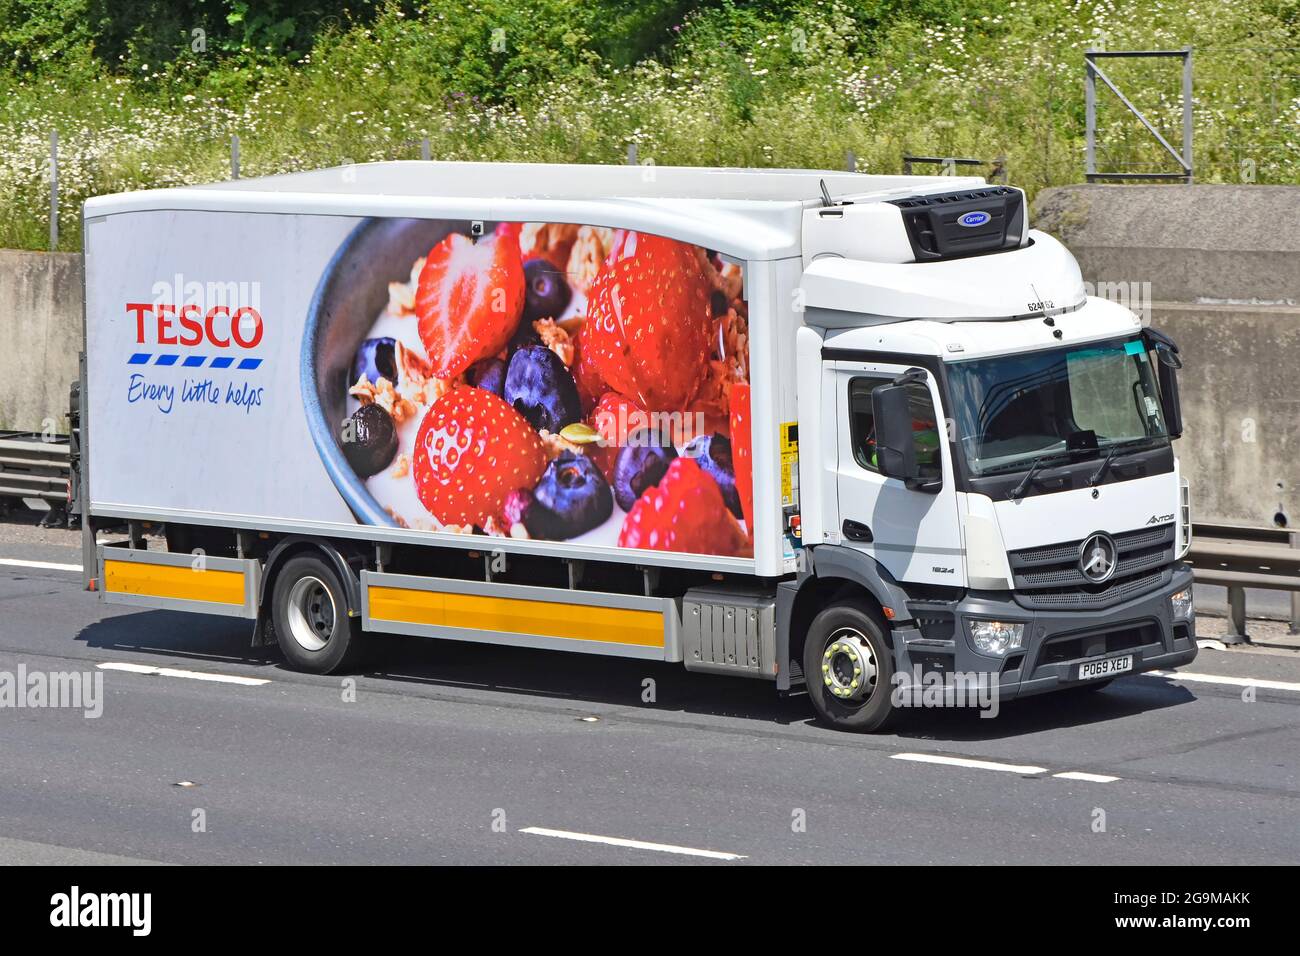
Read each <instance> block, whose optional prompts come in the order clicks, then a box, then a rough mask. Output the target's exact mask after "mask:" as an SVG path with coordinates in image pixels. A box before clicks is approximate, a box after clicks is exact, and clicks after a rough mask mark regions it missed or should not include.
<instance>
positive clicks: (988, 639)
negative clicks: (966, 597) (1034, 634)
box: [968, 621, 1025, 657]
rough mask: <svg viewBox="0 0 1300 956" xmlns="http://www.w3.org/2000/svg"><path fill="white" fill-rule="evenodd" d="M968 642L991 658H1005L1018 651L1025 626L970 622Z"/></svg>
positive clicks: (1001, 622)
mask: <svg viewBox="0 0 1300 956" xmlns="http://www.w3.org/2000/svg"><path fill="white" fill-rule="evenodd" d="M968 623H969V625H970V640H971V643H972V644H973V645H974V646H975V650H977V651H979V652H980V653H981V654H988V655H990V656H992V657H1005V656H1006V655H1007V652H1009V651H1018V650H1020V646H1021V644H1020V642H1021V639H1022V638H1024V636H1025V625H1023V624H1012V623H1010V622H1008V621H970V622H968Z"/></svg>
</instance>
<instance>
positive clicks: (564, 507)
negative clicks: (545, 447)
mask: <svg viewBox="0 0 1300 956" xmlns="http://www.w3.org/2000/svg"><path fill="white" fill-rule="evenodd" d="M613 513H614V498H613V496H612V495H611V494H610V493H609V485H608V484H607V483H606V482H605V476H604V475H602V474H601V473H600V469H599V468H597V467H596V465H595V463H594V462H592V460H591V459H590V458H588V457H586V456H585V455H575V454H574V453H573V452H571V451H566V452H564V453H563V454H561V455H560V457H559V458H556V459H555V460H554V461H552V462H551V463H550V464H549V465H548V466H547V467H546V471H545V472H543V473H542V480H541V481H539V482H538V483H537V487H536V488H534V489H533V504H532V507H531V508H528V509H526V510H525V511H524V526H525V527H526V528H527V529H528V532H529V534H532V535H533V536H535V537H539V538H550V539H552V540H560V539H565V538H576V537H577V536H578V535H580V534H582V533H583V532H585V531H590V530H591V529H592V528H595V527H598V526H599V525H601V524H603V523H604V522H605V521H606V520H608V518H609V516H610V515H611V514H613Z"/></svg>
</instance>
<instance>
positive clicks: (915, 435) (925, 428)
mask: <svg viewBox="0 0 1300 956" xmlns="http://www.w3.org/2000/svg"><path fill="white" fill-rule="evenodd" d="M892 380H893V379H892V376H869V375H862V376H857V377H854V378H852V379H850V380H849V437H850V440H851V442H852V444H853V457H854V459H856V460H857V463H858V464H859V465H861V466H862V467H863V468H865V469H867V470H868V471H874V472H879V468H878V467H877V465H876V428H875V414H874V412H873V411H872V407H871V392H872V389H874V388H876V387H878V386H880V385H888V384H889V383H890V382H891V381H892ZM907 393H908V397H909V398H910V399H911V405H912V440H913V441H914V443H915V444H916V460H917V461H918V462H920V465H921V477H922V479H923V480H927V481H932V480H937V479H939V478H941V477H942V474H943V471H942V459H941V458H940V451H939V449H940V447H941V439H940V435H941V434H942V432H941V430H940V427H939V421H938V416H936V415H935V412H934V400H933V399H932V398H931V397H930V390H929V389H928V388H927V387H926V386H925V385H924V384H923V383H921V382H913V383H912V384H910V385H908V386H907Z"/></svg>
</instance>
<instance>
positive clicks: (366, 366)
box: [349, 339, 397, 384]
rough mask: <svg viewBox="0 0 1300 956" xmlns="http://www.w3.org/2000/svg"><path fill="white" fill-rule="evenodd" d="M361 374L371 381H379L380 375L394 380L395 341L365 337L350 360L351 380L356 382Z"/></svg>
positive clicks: (395, 373)
mask: <svg viewBox="0 0 1300 956" xmlns="http://www.w3.org/2000/svg"><path fill="white" fill-rule="evenodd" d="M363 375H364V376H365V377H366V378H367V379H368V380H369V381H371V382H377V381H379V378H380V376H383V377H384V378H386V379H388V380H389V381H390V382H396V381H397V343H396V342H394V341H393V340H392V339H366V340H365V341H364V342H362V343H361V347H360V348H359V349H357V357H356V358H355V359H354V360H353V362H352V381H353V382H356V381H357V380H358V379H360V378H361V377H362V376H363ZM349 384H351V383H349Z"/></svg>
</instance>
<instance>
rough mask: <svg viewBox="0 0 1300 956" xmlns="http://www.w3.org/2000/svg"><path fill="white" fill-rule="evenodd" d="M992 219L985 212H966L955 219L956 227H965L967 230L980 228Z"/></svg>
mask: <svg viewBox="0 0 1300 956" xmlns="http://www.w3.org/2000/svg"><path fill="white" fill-rule="evenodd" d="M992 218H993V217H992V216H990V215H989V214H988V213H986V212H968V213H966V214H965V215H963V216H959V217H958V218H957V225H959V226H965V227H966V228H967V229H973V228H974V227H976V226H982V225H984V223H986V222H988V221H989V220H990V219H992Z"/></svg>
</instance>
